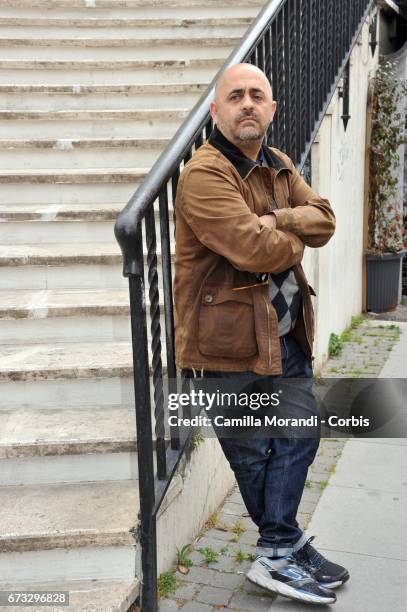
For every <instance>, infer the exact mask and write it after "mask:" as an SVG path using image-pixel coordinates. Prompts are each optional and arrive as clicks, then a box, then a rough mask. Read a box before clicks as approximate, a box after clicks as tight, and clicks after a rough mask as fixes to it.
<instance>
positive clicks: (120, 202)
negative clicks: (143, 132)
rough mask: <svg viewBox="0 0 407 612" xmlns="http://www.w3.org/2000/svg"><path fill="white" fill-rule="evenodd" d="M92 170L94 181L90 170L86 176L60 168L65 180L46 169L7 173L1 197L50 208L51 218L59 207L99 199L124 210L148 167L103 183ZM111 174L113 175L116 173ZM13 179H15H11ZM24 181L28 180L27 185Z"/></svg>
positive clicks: (3, 179)
mask: <svg viewBox="0 0 407 612" xmlns="http://www.w3.org/2000/svg"><path fill="white" fill-rule="evenodd" d="M107 170H108V169H107ZM89 172H90V173H91V174H90V175H89V176H90V178H92V180H93V182H92V181H88V182H86V173H85V176H84V175H83V173H80V174H78V172H77V171H74V172H72V171H70V172H65V173H62V174H61V171H60V170H59V171H58V174H57V176H59V177H63V181H62V182H58V181H56V182H52V179H50V178H49V173H45V174H44V172H43V171H40V172H33V173H28V174H27V173H24V172H21V173H19V174H17V176H15V175H14V174H13V175H12V176H10V173H9V174H7V173H4V175H3V177H2V178H0V182H1V183H2V185H1V199H2V202H4V203H7V205H9V206H14V205H17V206H20V205H21V204H22V202H25V203H26V202H27V201H28V202H29V204H28V205H29V206H34V207H35V206H41V207H46V208H47V212H48V216H49V217H52V215H53V211H58V209H59V207H62V208H63V207H65V206H68V207H70V208H75V207H77V206H79V207H81V206H85V207H86V206H93V205H94V204H95V202H98V203H100V205H101V206H105V205H106V206H108V207H110V206H111V205H112V204H114V205H116V206H117V207H118V208H119V209H120V210H122V209H123V208H124V207H125V205H126V204H127V202H128V201H129V200H130V198H131V196H132V195H133V194H134V192H135V191H136V190H137V188H138V187H139V185H140V182H141V181H142V179H143V178H144V176H145V173H146V172H147V170H145V173H144V175H141V176H140V177H139V178H134V179H132V178H131V177H128V179H127V182H121V183H117V182H113V181H112V182H110V183H105V182H99V178H100V177H101V174H100V173H97V174H95V172H94V170H93V171H91V170H90V169H89ZM0 175H1V171H0ZM51 175H52V173H51ZM110 175H111V176H112V172H110ZM11 178H12V179H14V180H10V179H11ZM77 179H79V181H78V180H77ZM68 181H70V182H68ZM22 183H25V186H24V185H22ZM25 190H27V192H26V191H25ZM24 205H25V204H24Z"/></svg>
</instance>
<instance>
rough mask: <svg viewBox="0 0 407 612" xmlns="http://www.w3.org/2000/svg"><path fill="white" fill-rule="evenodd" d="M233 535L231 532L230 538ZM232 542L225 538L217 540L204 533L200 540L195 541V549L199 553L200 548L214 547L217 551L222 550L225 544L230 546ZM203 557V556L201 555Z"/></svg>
mask: <svg viewBox="0 0 407 612" xmlns="http://www.w3.org/2000/svg"><path fill="white" fill-rule="evenodd" d="M232 536H233V533H230V534H229V539H230V538H231V537H232ZM229 545H230V542H228V541H225V540H216V539H214V538H209V537H207V536H206V535H204V536H203V537H202V538H201V539H200V540H198V542H196V543H195V545H194V546H195V551H197V552H198V553H199V549H200V548H213V550H215V551H216V552H220V551H221V550H222V549H223V548H225V546H227V547H229ZM201 558H202V556H201Z"/></svg>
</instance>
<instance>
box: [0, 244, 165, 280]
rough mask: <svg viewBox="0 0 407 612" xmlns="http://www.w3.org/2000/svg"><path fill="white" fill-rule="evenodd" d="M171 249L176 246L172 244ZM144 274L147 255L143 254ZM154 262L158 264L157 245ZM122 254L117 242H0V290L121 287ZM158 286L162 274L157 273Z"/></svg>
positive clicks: (159, 255) (159, 260)
mask: <svg viewBox="0 0 407 612" xmlns="http://www.w3.org/2000/svg"><path fill="white" fill-rule="evenodd" d="M171 252H172V253H174V252H175V248H174V246H173V245H172V246H171ZM144 262H145V266H144V274H145V275H146V274H147V265H146V262H147V256H146V254H145V255H144ZM157 263H158V267H160V265H161V254H160V250H159V244H158V245H157ZM122 264H123V260H122V254H121V251H120V249H119V245H118V244H117V242H116V241H115V240H114V239H112V242H110V243H81V244H64V245H57V244H45V245H44V244H40V245H38V244H25V245H4V246H3V245H0V289H1V290H3V289H6V290H10V289H11V290H15V289H24V290H39V289H56V290H61V289H62V290H66V289H82V290H83V289H100V288H101V287H108V288H109V289H118V288H124V287H126V286H127V284H128V282H127V279H125V278H123V275H122V271H123V266H122ZM159 277H160V278H159V286H160V285H161V274H160V273H159Z"/></svg>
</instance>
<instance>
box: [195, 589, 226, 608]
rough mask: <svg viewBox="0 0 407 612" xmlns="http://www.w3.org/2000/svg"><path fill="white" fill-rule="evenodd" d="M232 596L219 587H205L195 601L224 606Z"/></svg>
mask: <svg viewBox="0 0 407 612" xmlns="http://www.w3.org/2000/svg"><path fill="white" fill-rule="evenodd" d="M232 595H233V591H230V590H228V589H222V588H219V587H212V586H205V587H204V588H203V589H202V590H201V591H200V592H199V593H198V594H197V595H196V596H195V599H196V601H200V602H202V603H206V604H211V605H213V606H226V605H227V604H228V603H229V600H230V599H231V597H232Z"/></svg>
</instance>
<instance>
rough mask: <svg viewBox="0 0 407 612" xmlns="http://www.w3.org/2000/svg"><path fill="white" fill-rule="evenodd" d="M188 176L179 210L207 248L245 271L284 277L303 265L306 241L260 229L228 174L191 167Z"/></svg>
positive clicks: (220, 167) (222, 170) (216, 168)
mask: <svg viewBox="0 0 407 612" xmlns="http://www.w3.org/2000/svg"><path fill="white" fill-rule="evenodd" d="M184 173H185V174H184V176H183V177H182V179H183V180H182V185H180V187H181V190H180V191H181V193H180V194H179V198H177V208H178V209H180V212H182V213H183V215H184V218H185V220H186V222H187V223H188V225H189V226H190V227H191V229H192V231H193V233H194V234H195V236H196V237H197V239H198V240H199V241H200V242H201V243H202V244H203V245H205V246H206V247H207V248H208V249H210V250H212V251H214V252H215V253H218V254H219V255H222V256H223V257H225V258H226V259H227V260H228V261H229V262H230V263H231V264H232V265H233V266H234V267H235V268H236V269H238V270H242V271H247V272H274V273H276V272H282V271H283V270H286V269H287V268H290V267H291V266H293V265H294V264H297V263H299V262H300V261H301V259H302V256H303V252H304V243H303V241H302V240H301V239H300V238H298V237H297V236H295V235H294V234H293V233H291V232H289V231H284V232H283V231H279V230H277V229H269V228H268V227H265V226H263V225H261V223H260V221H259V217H258V216H257V215H256V214H254V213H252V212H251V211H250V209H249V207H248V206H247V204H246V202H245V200H244V198H243V196H242V194H241V193H240V190H239V188H238V185H237V182H236V179H235V178H234V177H233V175H231V174H230V170H229V169H226V168H224V167H223V165H222V164H221V163H220V164H219V165H218V166H215V165H213V166H212V165H210V166H209V165H208V166H202V165H201V166H194V165H192V166H191V167H189V168H187V169H186V170H184Z"/></svg>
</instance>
